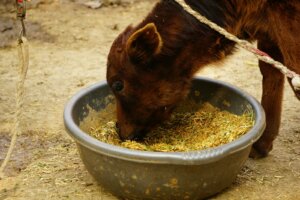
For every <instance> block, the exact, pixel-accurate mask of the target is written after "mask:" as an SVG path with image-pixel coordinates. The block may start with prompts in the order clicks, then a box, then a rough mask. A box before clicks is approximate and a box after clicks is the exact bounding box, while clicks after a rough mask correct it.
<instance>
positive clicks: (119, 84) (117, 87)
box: [112, 81, 124, 92]
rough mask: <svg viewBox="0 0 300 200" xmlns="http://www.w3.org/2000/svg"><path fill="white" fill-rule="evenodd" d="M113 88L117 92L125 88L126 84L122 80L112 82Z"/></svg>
mask: <svg viewBox="0 0 300 200" xmlns="http://www.w3.org/2000/svg"><path fill="white" fill-rule="evenodd" d="M112 88H113V90H114V91H116V92H120V91H122V90H123V88H124V85H123V83H122V82H121V81H115V82H114V83H113V84H112Z"/></svg>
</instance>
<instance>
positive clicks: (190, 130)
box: [80, 100, 254, 152]
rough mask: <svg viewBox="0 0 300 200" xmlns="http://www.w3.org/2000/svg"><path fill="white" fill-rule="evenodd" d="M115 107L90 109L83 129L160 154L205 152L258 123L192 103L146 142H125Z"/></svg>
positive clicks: (108, 140)
mask: <svg viewBox="0 0 300 200" xmlns="http://www.w3.org/2000/svg"><path fill="white" fill-rule="evenodd" d="M114 113H115V104H114V103H109V104H108V105H107V107H106V108H104V109H103V110H101V111H100V112H96V111H95V110H92V109H90V113H89V115H88V117H86V118H85V119H84V121H83V122H81V123H80V127H81V129H82V130H84V131H86V132H87V133H89V134H90V135H91V136H93V137H95V138H97V139H98V140H100V141H102V142H105V143H109V144H112V145H118V146H121V147H125V148H129V149H135V150H142V151H158V152H185V151H193V150H203V149H207V148H211V147H217V146H219V145H222V144H226V143H229V142H232V141H233V140H235V139H237V138H239V137H240V136H242V135H244V134H245V133H246V132H248V131H249V130H250V129H251V128H252V127H253V124H254V120H253V113H252V112H246V113H244V114H243V115H235V114H232V113H230V112H228V111H224V110H220V109H219V108H217V107H214V106H213V105H211V104H210V103H207V102H206V103H203V104H197V103H196V102H194V101H192V100H188V101H186V102H184V103H182V104H181V105H179V106H178V108H177V109H176V110H175V112H174V113H173V114H172V116H171V118H170V120H169V121H167V122H165V123H163V124H161V125H160V126H159V127H157V128H155V129H154V130H152V131H151V132H150V133H148V134H147V135H146V136H145V138H144V140H143V141H130V140H126V141H122V140H120V138H119V136H118V134H117V131H116V128H115V121H116V119H115V114H114Z"/></svg>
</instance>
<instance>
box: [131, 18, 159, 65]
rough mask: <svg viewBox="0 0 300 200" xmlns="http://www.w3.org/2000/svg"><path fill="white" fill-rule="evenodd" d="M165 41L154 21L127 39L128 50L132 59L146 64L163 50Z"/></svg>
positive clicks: (137, 62)
mask: <svg viewBox="0 0 300 200" xmlns="http://www.w3.org/2000/svg"><path fill="white" fill-rule="evenodd" d="M162 45H163V42H162V38H161V36H160V34H159V32H158V31H157V28H156V26H155V24H154V23H149V24H147V25H145V26H144V27H142V28H140V29H138V30H137V31H135V32H134V33H133V34H132V35H131V36H130V37H129V39H128V40H127V43H126V50H127V53H128V55H129V57H130V59H131V61H133V62H135V63H136V64H146V63H147V62H149V61H150V60H151V58H153V56H155V55H157V54H159V53H160V52H161V48H162Z"/></svg>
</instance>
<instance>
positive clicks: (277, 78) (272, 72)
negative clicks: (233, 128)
mask: <svg viewBox="0 0 300 200" xmlns="http://www.w3.org/2000/svg"><path fill="white" fill-rule="evenodd" d="M258 48H259V49H261V50H262V51H265V52H266V53H268V54H269V55H270V56H271V57H272V58H274V59H275V60H277V61H279V62H283V56H282V53H281V51H280V49H279V48H278V46H277V45H276V44H275V43H273V42H272V41H270V40H269V39H262V40H259V41H258ZM259 67H260V71H261V74H262V76H263V81H262V83H263V91H262V99H261V104H262V106H263V108H264V110H265V113H266V129H265V131H264V133H263V135H262V136H261V137H260V139H259V140H258V141H257V142H256V143H254V145H253V146H252V151H251V154H250V157H253V158H260V157H265V156H267V155H268V153H269V152H270V151H271V150H272V147H273V141H274V139H275V138H276V136H277V135H278V132H279V127H280V119H281V104H282V97H283V87H284V80H285V79H284V75H283V74H282V73H281V72H280V71H279V70H277V69H275V68H274V67H273V66H271V65H269V64H267V63H264V62H262V61H260V62H259Z"/></svg>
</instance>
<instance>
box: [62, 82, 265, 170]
mask: <svg viewBox="0 0 300 200" xmlns="http://www.w3.org/2000/svg"><path fill="white" fill-rule="evenodd" d="M194 80H200V81H206V82H212V83H216V84H221V85H222V86H223V87H226V88H228V89H230V90H233V91H234V92H236V93H238V94H239V95H240V96H242V97H243V98H245V99H247V101H248V102H249V103H250V104H251V105H252V106H253V109H254V113H255V116H256V119H255V125H254V126H253V127H252V129H251V130H250V131H249V132H248V133H247V134H245V135H243V136H242V137H240V138H239V139H237V140H235V141H233V142H231V143H228V144H225V145H221V146H219V147H216V148H210V149H206V150H200V151H189V152H148V151H138V150H131V149H127V148H123V147H119V146H114V145H110V144H107V143H104V142H101V141H99V140H97V139H95V138H93V137H92V136H90V135H88V134H87V133H85V132H83V131H82V130H81V129H80V128H79V127H78V126H77V125H76V123H75V122H74V120H73V118H72V110H73V108H74V106H75V104H76V102H77V101H78V100H79V99H80V98H82V97H83V96H85V95H87V94H89V93H90V92H92V91H94V90H96V89H97V88H99V87H101V86H104V85H106V84H107V82H106V81H102V82H99V83H96V84H94V85H91V86H89V87H88V88H85V89H82V90H80V91H79V92H78V93H77V94H75V95H74V96H73V97H72V98H71V99H70V100H69V101H68V102H67V103H66V105H65V110H64V116H63V117H64V124H65V127H66V129H67V132H68V133H69V135H70V136H71V137H72V138H74V139H75V141H76V143H79V144H80V145H83V146H84V147H86V148H88V149H90V150H92V151H95V152H97V153H100V154H102V155H106V156H110V157H115V158H118V159H123V160H128V161H133V162H141V163H157V164H180V165H195V164H196V165H201V164H206V163H211V162H215V161H217V160H220V159H222V158H224V157H226V156H228V155H230V154H232V153H235V152H237V151H241V150H243V149H246V148H248V147H249V146H250V145H252V144H253V143H254V142H255V141H257V140H258V139H259V137H260V136H261V135H262V133H263V131H264V129H265V126H266V122H265V112H264V110H263V108H262V106H261V105H260V104H259V103H258V101H257V100H256V99H255V98H253V97H252V96H251V95H249V94H248V93H246V92H244V91H242V90H240V89H238V88H236V87H235V86H233V85H231V84H228V83H225V82H223V81H218V80H213V79H210V78H203V77H201V78H200V77H195V78H194Z"/></svg>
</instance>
